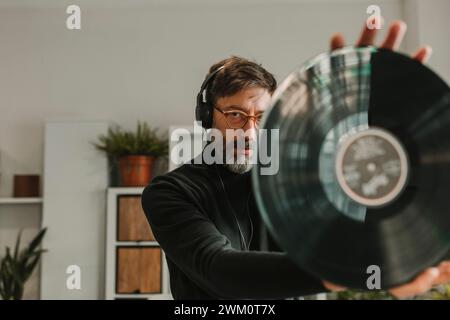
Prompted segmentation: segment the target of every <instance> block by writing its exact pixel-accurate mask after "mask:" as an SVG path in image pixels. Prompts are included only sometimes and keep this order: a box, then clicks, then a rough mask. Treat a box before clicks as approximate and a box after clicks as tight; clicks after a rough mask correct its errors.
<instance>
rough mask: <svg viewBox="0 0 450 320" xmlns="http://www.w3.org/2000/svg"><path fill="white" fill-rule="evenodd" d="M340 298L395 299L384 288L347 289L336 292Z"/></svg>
mask: <svg viewBox="0 0 450 320" xmlns="http://www.w3.org/2000/svg"><path fill="white" fill-rule="evenodd" d="M336 298H337V299H338V300H393V299H394V297H393V296H392V295H391V294H389V292H387V291H384V290H371V291H364V290H346V291H340V292H338V293H337V294H336Z"/></svg>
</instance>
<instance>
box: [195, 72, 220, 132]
mask: <svg viewBox="0 0 450 320" xmlns="http://www.w3.org/2000/svg"><path fill="white" fill-rule="evenodd" d="M223 68H225V66H221V67H219V68H217V69H216V70H214V71H213V72H211V73H210V74H209V75H207V76H206V78H205V80H204V81H203V83H202V86H201V87H200V92H199V93H198V94H197V106H196V107H195V120H197V121H201V123H202V127H203V128H205V129H210V128H211V127H212V122H213V106H212V105H211V104H209V103H208V101H206V97H205V95H204V93H205V90H206V89H207V87H208V84H209V83H210V82H211V81H212V79H213V78H214V77H215V75H216V74H217V73H218V72H219V71H220V70H222V69H223Z"/></svg>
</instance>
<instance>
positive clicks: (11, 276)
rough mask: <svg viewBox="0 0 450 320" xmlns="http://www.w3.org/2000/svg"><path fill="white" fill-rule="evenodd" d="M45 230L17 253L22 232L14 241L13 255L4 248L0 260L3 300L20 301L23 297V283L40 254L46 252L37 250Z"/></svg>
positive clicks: (0, 294) (0, 292)
mask: <svg viewBox="0 0 450 320" xmlns="http://www.w3.org/2000/svg"><path fill="white" fill-rule="evenodd" d="M46 231H47V228H44V229H42V230H41V231H40V232H39V233H38V234H37V235H36V237H35V238H34V239H33V240H32V241H31V242H30V244H29V245H28V247H26V248H24V249H23V250H22V251H20V252H19V247H20V239H21V236H22V231H20V232H19V235H18V236H17V240H16V246H15V248H14V253H13V254H11V249H10V248H9V247H6V254H5V256H4V257H3V258H2V259H1V260H0V296H1V297H2V299H3V300H20V299H21V298H22V295H23V290H24V286H25V282H26V281H27V280H28V279H29V277H30V276H31V274H32V273H33V270H34V268H35V267H36V266H37V264H38V263H39V260H40V258H41V254H42V253H43V252H45V251H46V250H43V249H39V248H38V247H39V245H40V243H41V241H42V239H43V237H44V235H45V232H46Z"/></svg>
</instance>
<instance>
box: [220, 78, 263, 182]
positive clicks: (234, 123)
mask: <svg viewBox="0 0 450 320" xmlns="http://www.w3.org/2000/svg"><path fill="white" fill-rule="evenodd" d="M270 100H271V95H270V93H269V92H268V91H267V90H266V89H263V88H259V87H255V88H248V89H244V90H241V91H239V92H238V93H236V94H234V95H232V96H228V97H222V98H219V99H218V100H217V103H216V105H215V109H214V114H213V127H214V128H215V129H218V130H220V132H221V133H222V136H223V139H224V148H227V147H228V148H232V150H233V158H234V160H235V163H234V164H228V165H226V166H227V167H228V168H229V169H230V170H231V171H233V172H236V173H243V172H246V171H249V170H250V169H251V167H252V165H251V164H250V163H249V158H250V157H252V155H253V152H254V150H252V149H253V148H252V146H253V147H254V146H255V145H256V137H257V134H256V129H258V128H259V120H261V117H262V115H263V112H264V111H265V110H266V109H267V107H268V106H269V103H270ZM217 109H218V110H217ZM219 110H220V111H219ZM246 115H248V116H250V117H248V118H247V121H246V122H245V124H243V126H242V127H241V126H240V125H239V121H240V120H238V119H245V118H246ZM238 128H241V129H242V131H243V132H244V133H245V141H246V143H245V145H244V146H243V148H238V146H237V145H236V143H235V141H236V137H231V136H230V135H228V137H227V134H226V130H234V132H235V133H236V134H237V133H239V132H238V131H237V130H238ZM224 154H225V149H224ZM238 159H240V160H238Z"/></svg>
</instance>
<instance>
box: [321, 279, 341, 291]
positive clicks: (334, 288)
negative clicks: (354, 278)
mask: <svg viewBox="0 0 450 320" xmlns="http://www.w3.org/2000/svg"><path fill="white" fill-rule="evenodd" d="M322 283H323V286H324V287H325V288H327V289H328V290H330V291H331V292H338V291H344V290H346V289H347V288H346V287H343V286H340V285H337V284H334V283H331V282H328V281H325V280H322Z"/></svg>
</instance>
